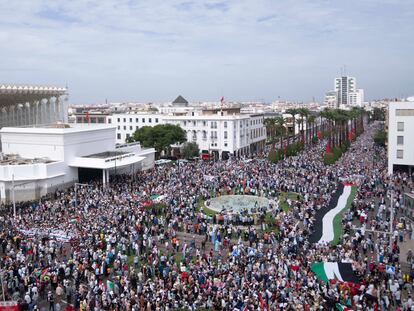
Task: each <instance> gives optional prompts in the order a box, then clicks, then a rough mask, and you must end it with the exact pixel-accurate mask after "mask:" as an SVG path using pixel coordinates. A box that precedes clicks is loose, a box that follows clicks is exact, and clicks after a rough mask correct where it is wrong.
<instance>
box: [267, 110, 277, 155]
mask: <svg viewBox="0 0 414 311" xmlns="http://www.w3.org/2000/svg"><path fill="white" fill-rule="evenodd" d="M264 123H265V126H266V134H267V140H268V142H270V143H271V144H272V146H271V149H272V150H273V149H275V142H276V119H275V118H268V119H265V120H264Z"/></svg>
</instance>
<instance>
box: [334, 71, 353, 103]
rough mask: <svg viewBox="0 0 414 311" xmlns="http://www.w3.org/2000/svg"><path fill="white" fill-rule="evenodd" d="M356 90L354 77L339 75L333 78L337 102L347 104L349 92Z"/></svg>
mask: <svg viewBox="0 0 414 311" xmlns="http://www.w3.org/2000/svg"><path fill="white" fill-rule="evenodd" d="M355 91H356V80H355V78H354V77H348V76H344V77H340V78H336V79H335V92H337V94H338V104H339V105H348V104H349V102H350V100H349V93H352V92H355Z"/></svg>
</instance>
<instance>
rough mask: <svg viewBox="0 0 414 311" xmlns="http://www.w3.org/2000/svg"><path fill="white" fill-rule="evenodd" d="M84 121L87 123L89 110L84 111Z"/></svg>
mask: <svg viewBox="0 0 414 311" xmlns="http://www.w3.org/2000/svg"><path fill="white" fill-rule="evenodd" d="M85 121H86V123H89V111H86V113H85Z"/></svg>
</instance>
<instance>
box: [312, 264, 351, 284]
mask: <svg viewBox="0 0 414 311" xmlns="http://www.w3.org/2000/svg"><path fill="white" fill-rule="evenodd" d="M311 269H312V271H313V273H315V274H316V277H317V278H318V280H321V281H324V282H329V281H330V280H338V281H341V282H351V283H359V279H358V277H357V276H356V275H355V273H354V270H353V269H352V264H350V263H343V262H314V263H313V264H312V265H311Z"/></svg>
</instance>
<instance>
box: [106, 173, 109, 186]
mask: <svg viewBox="0 0 414 311" xmlns="http://www.w3.org/2000/svg"><path fill="white" fill-rule="evenodd" d="M106 183H107V184H108V185H109V170H106Z"/></svg>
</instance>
